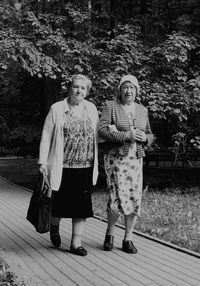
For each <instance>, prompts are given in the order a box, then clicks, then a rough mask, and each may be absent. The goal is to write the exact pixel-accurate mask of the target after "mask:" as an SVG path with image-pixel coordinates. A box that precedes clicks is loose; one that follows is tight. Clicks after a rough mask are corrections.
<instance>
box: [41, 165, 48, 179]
mask: <svg viewBox="0 0 200 286" xmlns="http://www.w3.org/2000/svg"><path fill="white" fill-rule="evenodd" d="M39 171H40V173H42V174H45V175H46V176H47V175H48V172H47V165H45V164H41V165H40V167H39Z"/></svg>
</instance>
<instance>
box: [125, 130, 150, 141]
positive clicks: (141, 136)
mask: <svg viewBox="0 0 200 286" xmlns="http://www.w3.org/2000/svg"><path fill="white" fill-rule="evenodd" d="M129 134H130V135H129V139H130V140H131V142H134V141H139V142H145V141H146V140H147V138H146V134H145V133H144V132H143V131H141V130H140V129H134V128H132V130H131V131H130V133H129Z"/></svg>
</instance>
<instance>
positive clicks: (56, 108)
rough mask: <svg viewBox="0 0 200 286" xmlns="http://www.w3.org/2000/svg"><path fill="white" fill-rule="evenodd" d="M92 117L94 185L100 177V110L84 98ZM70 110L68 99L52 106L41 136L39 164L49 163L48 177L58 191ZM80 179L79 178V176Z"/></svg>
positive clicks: (52, 186)
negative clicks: (65, 115)
mask: <svg viewBox="0 0 200 286" xmlns="http://www.w3.org/2000/svg"><path fill="white" fill-rule="evenodd" d="M83 103H84V104H85V107H86V109H87V111H88V116H89V117H90V120H91V123H92V128H93V132H94V144H95V147H94V166H93V185H95V184H96V182H97V177H98V149H97V124H98V120H99V117H98V112H97V109H96V106H95V105H94V104H93V103H91V102H89V101H87V100H83ZM66 111H69V106H68V103H67V100H66V99H64V100H62V101H58V102H56V103H54V104H53V105H52V106H51V109H50V111H49V113H48V115H47V117H46V119H45V122H44V127H43V131H42V136H41V142H40V149H39V160H38V164H45V165H47V170H48V178H49V182H50V185H51V188H52V189H53V190H54V191H57V190H58V189H59V187H60V184H61V179H62V170H63V144H64V142H63V140H64V138H63V137H64V135H63V124H64V114H65V112H66ZM77 179H78V178H77Z"/></svg>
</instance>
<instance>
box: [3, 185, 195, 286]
mask: <svg viewBox="0 0 200 286" xmlns="http://www.w3.org/2000/svg"><path fill="white" fill-rule="evenodd" d="M30 196H31V193H28V192H26V191H25V190H23V189H22V188H20V187H16V186H14V185H11V184H9V183H7V182H5V181H3V182H2V181H1V180H0V201H1V207H0V222H1V224H0V228H1V230H2V232H1V240H0V246H1V247H2V245H4V248H5V249H6V248H7V251H8V255H10V257H15V254H16V257H18V261H21V263H22V264H25V265H27V268H26V269H30V270H31V271H32V273H33V274H34V275H35V274H36V273H37V275H38V280H37V281H38V282H37V283H40V282H39V281H42V278H43V282H44V284H41V285H49V286H50V285H52V286H54V285H55V286H57V285H63V286H66V285H67V286H68V285H70V284H68V283H67V284H66V281H69V283H71V285H80V286H87V285H88V286H89V285H96V286H107V285H119V286H125V285H130V286H132V285H134V286H137V285H138V286H142V285H148V286H156V285H166V286H174V285H180V286H184V285H185V286H189V285H194V286H197V285H198V286H199V285H200V271H199V270H200V264H199V260H198V259H197V258H196V257H192V256H191V255H187V254H186V253H181V252H178V251H176V250H174V249H172V248H169V247H166V246H165V245H161V244H158V243H156V242H155V241H151V240H148V239H146V238H144V237H139V236H138V235H134V241H135V243H136V246H137V247H138V249H139V253H138V254H137V255H129V254H126V253H124V252H122V251H121V241H122V238H123V234H124V230H123V229H121V228H119V227H117V228H116V233H115V248H114V250H113V251H112V252H105V251H103V250H102V243H103V240H104V235H105V230H106V223H105V222H103V221H101V220H97V219H95V218H90V219H88V220H87V223H86V228H85V232H84V237H83V241H84V245H86V248H87V250H88V255H87V256H86V257H84V258H83V257H79V256H75V255H73V254H71V253H69V250H68V249H69V246H70V240H71V219H63V220H62V221H61V236H62V245H61V249H55V248H53V247H51V246H50V241H49V234H44V235H40V234H38V233H36V232H35V230H34V228H33V227H32V226H31V224H30V223H29V222H28V221H27V220H26V219H25V217H26V212H27V208H28V205H29V200H30ZM8 202H9V203H8ZM6 239H7V240H6ZM5 240H6V241H7V246H6V244H4V242H5ZM9 249H12V251H10V252H9ZM37 269H39V270H38V272H37ZM54 272H55V274H54ZM30 273H31V272H30ZM42 275H43V276H42ZM66 279H68V280H66ZM45 283H46V284H45ZM54 283H55V284H54ZM35 285H38V286H39V284H35ZM30 286H32V285H31V284H30Z"/></svg>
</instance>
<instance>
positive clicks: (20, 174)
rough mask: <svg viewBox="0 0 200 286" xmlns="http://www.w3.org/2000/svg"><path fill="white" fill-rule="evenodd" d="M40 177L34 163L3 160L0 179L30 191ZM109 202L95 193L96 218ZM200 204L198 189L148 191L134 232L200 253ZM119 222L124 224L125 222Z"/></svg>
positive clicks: (101, 191) (102, 194)
mask: <svg viewBox="0 0 200 286" xmlns="http://www.w3.org/2000/svg"><path fill="white" fill-rule="evenodd" d="M37 173H38V166H37V162H36V160H35V159H9V160H4V159H2V160H0V176H2V177H4V178H6V179H8V180H10V181H12V182H14V183H16V184H19V185H21V186H24V187H27V188H29V189H33V188H34V185H35V181H36V178H37ZM163 180H164V177H163ZM154 181H155V178H154ZM107 199H108V194H107V192H106V191H105V190H104V189H102V188H101V189H95V190H94V192H93V208H94V212H95V214H96V215H98V216H101V217H103V218H106V204H107ZM199 201H200V192H199V188H198V186H194V185H193V186H190V187H189V186H186V187H183V186H182V187H180V186H179V187H178V186H174V187H170V188H167V187H164V188H162V189H161V188H159V189H158V188H156V187H154V188H148V189H147V191H146V192H145V193H144V194H143V198H142V207H141V214H140V217H139V218H138V221H137V224H136V227H135V229H136V230H137V231H140V232H142V233H146V234H149V235H151V236H153V237H156V238H159V239H162V240H165V241H167V242H171V243H173V244H176V245H178V246H180V247H184V248H187V249H190V250H193V251H196V252H198V253H200V207H199ZM119 222H120V223H122V224H123V218H120V221H119Z"/></svg>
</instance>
